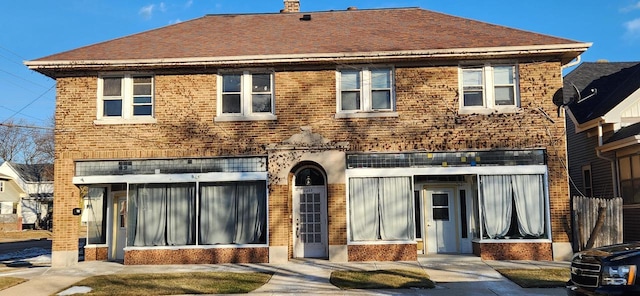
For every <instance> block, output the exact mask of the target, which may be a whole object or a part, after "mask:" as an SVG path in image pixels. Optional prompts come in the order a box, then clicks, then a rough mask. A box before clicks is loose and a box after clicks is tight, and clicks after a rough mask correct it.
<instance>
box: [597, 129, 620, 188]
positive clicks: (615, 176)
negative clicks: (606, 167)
mask: <svg viewBox="0 0 640 296" xmlns="http://www.w3.org/2000/svg"><path fill="white" fill-rule="evenodd" d="M602 138H603V136H602V120H600V121H598V148H596V156H598V158H600V159H604V160H607V161H609V162H611V180H612V182H613V196H614V197H617V196H618V173H617V172H618V170H617V168H616V160H615V159H613V158H609V157H605V156H603V155H602V153H601V152H600V147H602V142H603V141H602Z"/></svg>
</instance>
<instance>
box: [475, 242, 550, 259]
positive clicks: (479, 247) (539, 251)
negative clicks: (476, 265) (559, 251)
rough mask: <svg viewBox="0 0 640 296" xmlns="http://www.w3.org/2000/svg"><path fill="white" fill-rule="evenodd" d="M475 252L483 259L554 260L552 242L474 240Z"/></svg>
mask: <svg viewBox="0 0 640 296" xmlns="http://www.w3.org/2000/svg"><path fill="white" fill-rule="evenodd" d="M473 254H475V255H476V256H479V257H480V258H482V260H539V261H552V260H553V251H552V246H551V243H517V242H514V243H493V242H483V243H480V242H473Z"/></svg>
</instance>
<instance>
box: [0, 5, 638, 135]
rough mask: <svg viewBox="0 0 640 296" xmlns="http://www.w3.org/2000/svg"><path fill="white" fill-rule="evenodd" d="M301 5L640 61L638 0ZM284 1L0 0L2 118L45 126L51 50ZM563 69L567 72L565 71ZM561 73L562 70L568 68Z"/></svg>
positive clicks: (589, 58) (273, 8) (51, 91)
mask: <svg viewBox="0 0 640 296" xmlns="http://www.w3.org/2000/svg"><path fill="white" fill-rule="evenodd" d="M300 3H301V4H300V6H301V11H303V12H312V11H327V10H345V9H346V8H347V7H350V6H355V7H357V8H358V9H375V8H396V7H420V8H423V9H428V10H433V11H436V12H442V13H446V14H450V15H454V16H459V17H464V18H469V19H474V20H478V21H483V22H488V23H492V24H496V25H502V26H507V27H512V28H516V29H521V30H526V31H532V32H536V33H542V34H546V35H551V36H556V37H562V38H566V39H571V40H575V41H581V42H592V43H593V45H592V47H591V48H590V49H589V50H587V52H586V53H584V54H583V55H582V61H583V62H595V61H598V60H608V61H610V62H620V61H640V0H613V1H609V0H536V1H507V0H484V1H477V0H417V1H409V0H407V1H404V0H367V1H364V0H341V1H334V0H301V1H300ZM283 7H284V4H283V0H244V1H239V0H164V1H161V0H57V1H50V0H15V1H13V0H2V1H1V3H0V124H3V123H7V122H8V121H12V120H13V121H14V122H15V121H21V122H22V123H23V124H28V125H32V126H49V125H50V124H51V122H52V121H51V118H52V117H53V114H54V108H55V81H54V80H52V79H50V78H48V77H46V76H44V75H42V74H39V73H37V72H34V71H31V70H29V69H28V68H27V67H26V66H24V64H23V62H24V61H26V60H33V59H37V58H41V57H45V56H48V55H51V54H55V53H59V52H63V51H67V50H71V49H75V48H78V47H82V46H86V45H90V44H95V43H99V42H103V41H108V40H111V39H115V38H119V37H123V36H127V35H131V34H135V33H140V32H144V31H147V30H152V29H156V28H160V27H164V26H169V25H172V24H175V23H178V22H182V21H187V20H191V19H194V18H198V17H201V16H204V15H207V14H235V13H277V12H279V11H280V9H282V8H283ZM570 70H571V69H568V70H567V71H570ZM565 74H566V73H565Z"/></svg>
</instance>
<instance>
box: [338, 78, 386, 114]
mask: <svg viewBox="0 0 640 296" xmlns="http://www.w3.org/2000/svg"><path fill="white" fill-rule="evenodd" d="M393 81H394V77H393V69H392V68H361V69H342V70H339V71H338V75H337V84H338V104H337V111H338V113H357V112H375V111H387V112H391V111H394V110H395V97H394V92H393Z"/></svg>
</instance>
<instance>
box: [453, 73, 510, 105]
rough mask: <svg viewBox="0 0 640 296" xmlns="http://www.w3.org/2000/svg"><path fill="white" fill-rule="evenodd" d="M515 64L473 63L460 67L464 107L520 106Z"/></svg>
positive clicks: (461, 101)
mask: <svg viewBox="0 0 640 296" xmlns="http://www.w3.org/2000/svg"><path fill="white" fill-rule="evenodd" d="M516 69H517V68H516V66H515V65H490V64H486V65H483V66H469V67H462V68H461V69H460V81H461V82H460V84H461V87H460V89H462V96H461V100H460V107H461V109H462V110H465V109H467V110H472V111H478V110H481V109H487V110H493V109H498V110H500V109H502V110H508V109H511V110H515V108H517V107H519V105H520V100H519V97H518V96H519V94H518V79H517V76H518V75H517V70H516Z"/></svg>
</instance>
